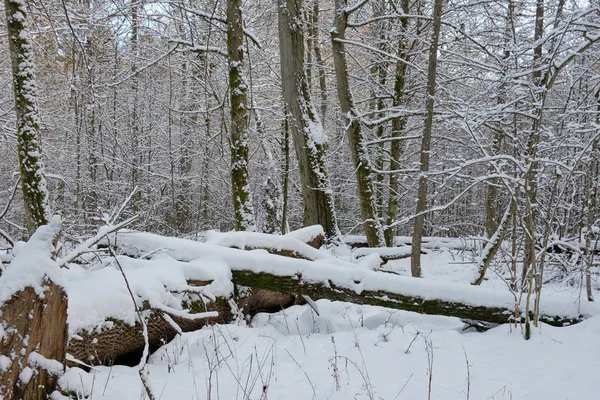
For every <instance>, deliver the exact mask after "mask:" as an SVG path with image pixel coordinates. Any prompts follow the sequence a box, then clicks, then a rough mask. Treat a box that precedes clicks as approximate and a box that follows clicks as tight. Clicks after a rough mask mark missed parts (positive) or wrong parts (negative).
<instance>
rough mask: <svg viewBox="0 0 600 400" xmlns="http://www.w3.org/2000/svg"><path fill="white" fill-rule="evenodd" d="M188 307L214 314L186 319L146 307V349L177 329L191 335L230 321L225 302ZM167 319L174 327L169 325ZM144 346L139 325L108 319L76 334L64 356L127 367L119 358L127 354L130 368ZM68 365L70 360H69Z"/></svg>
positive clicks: (198, 311)
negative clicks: (89, 329)
mask: <svg viewBox="0 0 600 400" xmlns="http://www.w3.org/2000/svg"><path fill="white" fill-rule="evenodd" d="M188 306H189V309H190V312H191V313H204V312H211V311H216V312H217V313H218V315H217V316H214V317H210V318H199V319H189V318H185V317H181V316H178V315H173V314H170V313H168V312H165V311H163V310H158V309H149V308H148V309H146V310H145V311H144V312H143V313H144V314H145V315H146V318H147V319H146V325H147V326H148V344H149V345H150V348H156V347H158V346H161V345H163V344H165V343H168V342H169V341H171V340H172V339H173V338H174V337H175V336H176V335H177V333H179V332H178V329H177V328H179V329H181V331H182V332H192V331H195V330H198V329H201V328H202V327H204V326H206V325H209V324H214V323H220V324H222V323H227V322H230V321H231V319H232V315H231V307H230V306H229V304H228V302H227V299H223V298H217V299H216V300H215V301H213V302H210V303H208V304H206V305H204V304H203V303H201V302H200V301H197V302H194V303H191V304H189V305H188ZM192 316H193V314H192ZM169 319H171V320H172V321H173V322H174V323H175V324H172V323H171V322H170V321H169ZM99 322H102V321H99ZM174 325H176V326H174ZM144 345H145V341H144V336H143V334H142V325H141V324H140V323H139V322H136V323H135V324H134V325H130V324H126V323H124V322H123V321H120V320H114V319H110V320H108V321H105V322H104V324H103V327H102V328H101V329H96V330H92V331H86V330H84V331H81V332H77V334H76V335H74V336H73V337H71V340H70V341H69V344H68V346H67V353H68V354H69V355H70V356H71V357H72V358H74V359H75V360H77V361H81V362H83V363H85V364H88V365H100V364H102V365H112V364H114V363H115V361H116V362H117V363H125V364H127V361H124V362H121V361H120V360H119V359H121V358H122V357H127V355H131V358H132V359H131V361H132V365H137V364H138V362H139V360H140V356H141V354H142V350H143V348H144ZM71 360H72V359H71ZM72 363H73V361H71V364H72ZM75 363H76V362H75Z"/></svg>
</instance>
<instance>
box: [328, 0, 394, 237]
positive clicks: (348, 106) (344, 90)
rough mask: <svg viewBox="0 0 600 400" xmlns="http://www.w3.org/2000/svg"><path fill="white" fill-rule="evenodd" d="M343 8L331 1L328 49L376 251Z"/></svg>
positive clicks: (377, 225)
mask: <svg viewBox="0 0 600 400" xmlns="http://www.w3.org/2000/svg"><path fill="white" fill-rule="evenodd" d="M345 6H346V1H345V0H336V1H335V11H334V20H333V29H332V30H331V47H332V50H333V61H334V64H335V74H336V80H337V92H338V100H339V103H340V109H341V110H342V114H343V116H344V125H345V126H346V135H347V137H348V145H349V146H350V152H351V153H352V161H353V163H354V169H355V170H356V181H357V186H358V198H359V201H360V212H361V216H362V219H363V220H364V229H365V233H366V236H367V242H368V243H369V247H380V246H384V245H385V239H384V237H383V228H382V227H381V221H380V220H379V217H378V213H377V204H376V197H375V189H374V187H373V173H372V168H371V161H370V159H369V154H368V150H367V146H366V145H365V143H364V136H363V133H362V127H361V125H360V120H359V117H358V113H357V112H356V109H355V108H354V102H353V100H352V94H351V93H350V85H349V80H348V65H347V62H346V49H345V45H344V42H343V40H345V38H346V36H345V33H346V26H347V22H348V13H347V11H346V10H345Z"/></svg>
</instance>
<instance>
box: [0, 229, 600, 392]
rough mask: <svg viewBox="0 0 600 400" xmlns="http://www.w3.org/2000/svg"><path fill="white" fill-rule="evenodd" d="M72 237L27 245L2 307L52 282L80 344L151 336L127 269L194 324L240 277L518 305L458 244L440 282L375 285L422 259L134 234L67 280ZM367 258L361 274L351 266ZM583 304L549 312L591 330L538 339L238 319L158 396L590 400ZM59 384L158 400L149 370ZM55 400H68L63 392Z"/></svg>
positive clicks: (443, 326) (420, 327)
mask: <svg viewBox="0 0 600 400" xmlns="http://www.w3.org/2000/svg"><path fill="white" fill-rule="evenodd" d="M59 229H60V220H59V219H53V220H52V223H51V224H50V225H49V226H46V227H43V228H41V229H39V230H38V232H36V233H35V234H34V235H33V236H32V239H31V240H30V241H29V242H28V243H25V244H22V245H19V246H18V251H17V252H16V253H17V254H16V256H15V259H14V261H13V263H12V264H11V265H10V266H9V267H8V268H7V269H6V273H5V274H4V275H3V276H2V277H0V294H1V295H2V296H3V297H2V298H4V299H6V298H10V295H9V294H11V293H15V291H18V290H20V289H19V288H22V287H23V285H34V286H35V285H37V287H38V290H43V281H42V279H43V276H44V275H49V276H52V277H53V279H56V280H58V281H59V282H60V284H61V285H62V286H63V287H64V288H65V290H66V291H67V294H68V296H69V308H68V323H69V333H70V336H71V339H72V340H77V332H80V331H81V330H83V329H86V330H88V331H90V330H94V329H101V328H102V327H104V326H106V324H110V322H107V319H108V318H114V319H118V320H121V321H123V322H125V323H129V324H133V323H135V322H136V319H137V315H136V311H135V308H134V305H133V302H132V299H131V296H130V294H129V292H128V290H127V287H126V284H125V281H124V279H123V276H122V273H121V268H122V270H123V273H124V274H125V276H126V277H127V281H128V283H129V285H130V287H131V290H132V292H133V293H134V297H135V302H136V306H141V305H142V304H143V303H144V302H148V303H149V304H150V305H151V306H152V307H155V308H159V309H163V310H167V311H168V312H169V313H171V314H173V315H185V314H186V311H185V310H183V308H182V299H183V297H182V296H183V293H184V292H189V291H192V292H195V293H197V295H198V296H201V297H202V298H203V299H204V300H205V301H210V300H212V299H214V298H215V296H225V297H227V296H228V295H229V294H230V293H232V291H233V285H232V282H231V277H232V271H235V270H237V269H248V270H251V271H254V272H257V273H258V272H270V273H276V274H279V275H296V274H301V277H302V280H304V281H307V282H317V281H331V282H332V283H333V284H335V285H337V286H338V287H345V288H349V289H352V290H354V291H356V293H361V292H362V291H365V290H384V291H388V292H391V293H401V294H405V295H414V296H418V297H420V298H422V299H434V298H441V299H445V300H448V301H457V302H463V303H467V304H473V305H483V306H486V305H487V306H494V307H498V306H504V307H506V308H507V309H511V308H512V307H513V306H514V296H513V295H512V294H511V293H510V292H509V291H508V289H507V287H506V284H505V283H504V282H503V281H502V279H501V277H494V276H493V274H492V275H490V274H488V275H489V276H488V280H487V281H486V282H484V286H483V287H473V286H471V285H470V284H468V282H470V281H471V280H472V277H473V275H474V274H475V273H476V268H477V260H478V257H477V254H476V252H475V251H473V249H472V248H469V247H468V246H467V247H465V248H463V249H449V248H447V247H452V246H447V243H448V242H447V241H444V240H438V239H433V238H432V240H431V242H435V241H436V240H437V242H438V243H437V244H440V243H442V244H443V243H445V244H446V246H447V247H446V248H444V249H439V247H438V248H437V249H435V250H434V249H433V248H432V249H431V250H430V251H429V252H428V253H427V254H424V255H423V256H422V267H423V275H424V277H425V278H424V279H414V278H411V277H409V276H407V275H409V273H410V272H409V271H410V259H408V258H405V259H399V260H391V261H389V262H388V263H387V264H385V266H384V267H385V271H386V272H392V273H382V272H377V271H373V269H374V268H377V267H378V264H379V263H380V262H381V257H380V256H391V255H398V254H399V253H402V254H404V253H406V252H407V251H408V249H409V248H410V246H403V247H396V248H392V249H368V248H363V249H355V250H354V251H353V253H352V254H350V252H349V250H348V251H346V252H344V251H343V249H342V248H341V247H340V248H332V249H329V250H326V249H320V250H317V249H312V248H310V249H312V250H308V249H307V248H305V247H304V246H306V245H305V244H304V243H303V242H302V241H301V240H299V239H306V238H307V237H309V236H312V235H313V234H314V233H315V232H316V228H314V229H311V230H305V231H300V232H296V233H294V234H291V235H283V236H273V235H263V234H257V233H253V232H245V233H235V234H233V233H225V234H221V233H211V234H209V235H207V238H208V240H207V243H201V242H195V241H191V240H184V239H176V238H168V237H162V236H158V235H153V234H149V233H141V232H133V231H127V232H119V233H117V234H111V238H110V239H111V242H113V243H117V251H122V253H121V254H119V255H117V256H116V259H115V258H113V257H104V259H103V260H102V261H95V262H93V263H90V264H81V265H79V264H74V263H70V264H68V265H67V266H68V269H66V268H64V269H59V268H58V266H57V263H56V262H54V261H52V260H51V258H50V256H51V254H52V251H53V250H54V249H53V246H52V244H51V243H52V239H53V238H54V236H55V235H56V233H57V232H58V230H59ZM452 244H455V243H452ZM303 245H304V246H303ZM231 246H234V247H241V248H248V247H250V248H252V247H273V248H278V249H293V250H298V251H302V252H303V253H308V254H310V255H311V256H312V258H313V259H314V261H309V260H303V259H293V258H288V257H282V256H278V255H274V254H269V253H267V252H266V251H264V250H240V249H238V248H231ZM307 247H308V246H307ZM334 254H335V256H334ZM359 255H360V256H361V257H360V258H359V259H357V260H355V262H354V263H352V262H350V261H346V260H344V258H346V259H350V258H352V257H357V256H359ZM351 256H352V257H351ZM135 257H139V258H135ZM340 257H341V258H340ZM31 265H35V266H36V267H32V266H31ZM7 277H10V280H9V278H7ZM190 280H199V281H211V283H210V284H208V285H207V286H206V287H202V288H197V287H192V286H189V285H188V281H190ZM7 296H8V297H7ZM579 296H580V295H579V294H578V293H574V291H573V290H571V291H566V290H564V288H562V290H560V288H554V289H553V290H547V289H544V294H543V297H542V304H541V307H542V312H545V313H547V314H558V315H562V316H576V315H579V314H585V315H589V316H591V317H590V318H589V319H587V320H585V321H583V322H581V323H579V324H576V325H574V326H568V327H562V328H556V327H552V326H549V325H545V324H543V323H542V324H540V326H539V327H537V328H535V327H534V328H533V329H532V330H533V332H532V338H531V339H530V340H528V341H525V340H524V339H523V327H522V326H520V325H517V326H515V325H509V324H505V325H501V326H498V327H496V328H494V329H491V330H489V331H488V332H486V333H476V332H471V331H469V330H467V331H465V330H464V329H465V325H464V323H463V322H462V321H460V320H459V319H457V318H449V317H441V316H429V315H421V314H416V313H411V312H406V311H399V310H391V309H386V308H382V307H376V306H366V305H355V304H350V303H342V302H332V301H329V300H324V299H322V300H317V301H312V300H309V304H306V305H303V306H293V307H290V308H288V309H286V310H283V311H281V312H279V313H275V314H264V313H262V314H257V315H256V316H255V317H254V318H253V320H252V321H251V323H250V325H245V323H244V321H243V320H238V321H236V322H232V323H230V324H226V325H213V326H208V327H205V328H203V329H201V330H198V331H195V332H187V333H181V334H179V335H178V336H177V337H176V338H175V339H174V340H172V341H171V342H169V343H167V344H165V345H164V346H162V347H161V348H160V349H158V350H157V351H156V352H154V353H153V354H151V355H150V357H149V359H148V364H147V366H146V368H147V370H145V372H144V374H145V377H146V379H147V381H148V385H149V387H150V388H151V390H152V391H153V392H154V394H155V395H156V396H157V398H163V399H179V398H207V399H208V398H212V399H240V400H241V399H247V398H252V399H260V398H263V399H265V398H270V399H289V398H297V399H340V400H342V399H350V398H372V399H386V400H387V399H412V398H417V399H420V398H426V397H427V396H428V393H429V392H430V394H431V398H432V399H462V398H466V397H467V394H468V396H469V398H473V399H490V398H493V399H502V398H506V399H509V398H513V399H533V400H536V399H539V400H542V399H543V400H547V399H548V400H552V399H557V400H558V399H564V398H569V399H582V400H583V399H590V398H595V397H596V396H597V393H598V391H599V390H600V381H598V380H596V379H594V378H593V374H594V373H595V371H597V370H598V368H600V357H598V353H597V352H596V351H594V348H593V346H594V343H596V342H597V338H598V336H600V305H598V304H596V303H589V302H585V301H581V300H580V297H579ZM316 310H318V313H317V312H316ZM205 316H207V315H203V314H200V315H198V317H200V318H202V317H205ZM1 329H2V327H1V326H0V336H2V330H1ZM28 364H29V366H27V367H26V368H24V369H23V370H22V372H21V374H20V379H21V381H23V382H27V381H28V380H29V379H31V377H32V376H33V374H34V373H35V370H36V369H39V368H44V369H47V370H49V371H50V372H51V373H53V374H60V373H61V372H62V364H61V363H59V362H58V361H54V360H47V359H45V358H44V357H42V356H40V355H39V354H37V353H35V352H34V353H32V354H31V355H30V356H29V359H28ZM10 366H11V360H10V358H8V357H6V356H5V355H2V356H0V371H1V370H6V369H8V368H10ZM430 377H431V386H430V383H429V382H430ZM59 384H60V386H61V388H62V390H64V391H70V392H74V393H76V394H77V396H80V397H84V396H87V397H89V398H94V399H131V398H138V397H140V393H141V392H143V388H142V384H141V382H140V375H139V368H138V367H133V368H130V367H125V366H119V365H115V366H112V367H103V366H95V367H92V368H91V369H90V371H89V372H86V371H84V370H83V369H81V368H77V367H72V368H68V370H67V371H66V373H64V374H62V375H61V376H60V378H59ZM52 398H55V399H59V398H65V397H61V395H60V394H58V393H55V394H53V395H52Z"/></svg>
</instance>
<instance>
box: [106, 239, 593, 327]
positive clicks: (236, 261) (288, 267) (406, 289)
mask: <svg viewBox="0 0 600 400" xmlns="http://www.w3.org/2000/svg"><path fill="white" fill-rule="evenodd" d="M117 241H118V243H119V245H121V246H124V248H130V250H131V251H137V252H142V253H144V252H149V251H152V250H154V249H157V248H168V250H166V251H167V254H169V255H170V256H172V257H175V258H177V259H178V260H179V261H190V260H194V259H201V258H202V257H207V256H211V257H221V258H222V259H223V260H224V261H225V262H226V263H227V264H228V265H229V267H230V268H231V269H232V270H250V271H253V272H255V273H260V272H266V273H272V274H277V275H285V276H302V280H303V281H304V282H327V281H330V282H331V283H333V284H335V285H336V286H337V287H342V288H347V289H351V290H354V291H355V292H356V293H357V294H360V293H362V292H363V291H378V290H381V291H386V292H390V293H397V294H403V295H407V296H414V297H417V298H421V299H423V300H434V299H443V300H446V301H448V302H456V303H463V304H467V305H473V306H488V307H505V308H506V309H507V310H508V309H513V308H514V303H515V298H514V296H513V295H512V294H511V293H510V292H509V291H508V290H506V289H504V290H498V289H493V288H487V287H477V286H471V285H470V284H468V283H463V284H456V283H453V282H446V281H443V280H434V279H416V278H411V277H408V276H400V275H392V274H382V273H380V272H376V271H371V270H369V269H368V268H361V267H360V266H358V267H357V266H356V265H354V264H351V263H348V262H345V261H342V260H337V259H335V258H328V259H319V260H317V261H315V262H311V261H307V260H299V259H292V258H287V257H281V256H278V255H274V254H268V253H267V252H265V251H262V250H254V251H242V250H238V249H232V248H223V247H219V246H214V245H210V244H207V243H198V242H193V241H190V240H185V239H177V238H165V237H162V236H158V235H153V234H149V233H137V232H126V233H120V234H119V235H118V236H117ZM336 260H337V261H336ZM398 261H406V262H409V263H410V260H398ZM466 282H470V281H466ZM523 302H524V300H523ZM524 308H525V307H524V304H522V307H521V309H524ZM540 310H541V313H542V314H548V315H562V316H565V317H576V316H578V315H596V314H599V313H600V305H599V304H597V303H589V302H580V301H579V299H573V298H571V296H570V294H569V293H552V294H544V295H543V298H542V301H541V306H540Z"/></svg>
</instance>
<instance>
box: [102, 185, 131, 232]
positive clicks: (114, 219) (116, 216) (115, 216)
mask: <svg viewBox="0 0 600 400" xmlns="http://www.w3.org/2000/svg"><path fill="white" fill-rule="evenodd" d="M137 192H138V187H137V186H136V187H134V188H133V190H132V191H131V193H130V194H129V196H127V198H126V199H125V200H124V201H123V203H121V207H119V209H118V210H116V211H115V212H113V213H112V215H111V216H110V222H108V225H114V224H115V222H117V219H119V217H120V216H121V214H122V213H123V210H125V207H127V204H128V203H129V202H130V201H131V199H132V198H133V196H135V194H136V193H137Z"/></svg>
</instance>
